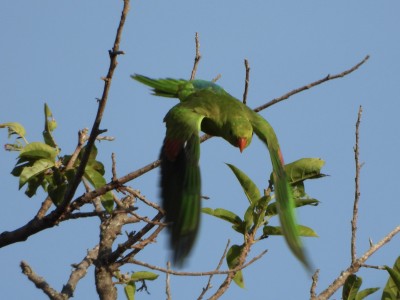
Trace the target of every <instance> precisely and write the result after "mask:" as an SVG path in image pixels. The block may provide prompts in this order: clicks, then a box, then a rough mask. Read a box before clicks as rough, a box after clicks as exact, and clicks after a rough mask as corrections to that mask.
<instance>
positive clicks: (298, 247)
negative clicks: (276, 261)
mask: <svg viewBox="0 0 400 300" xmlns="http://www.w3.org/2000/svg"><path fill="white" fill-rule="evenodd" d="M248 114H249V118H250V120H251V122H252V124H253V130H254V132H255V134H256V135H257V136H258V137H259V138H260V139H261V140H262V141H263V142H264V143H265V144H266V145H267V147H268V150H269V154H270V157H271V162H272V167H273V173H272V174H273V179H274V188H275V198H276V203H277V208H278V214H279V220H280V223H281V227H282V231H283V234H284V237H285V239H286V242H287V244H288V245H289V248H290V250H291V251H292V252H293V254H294V255H295V256H296V257H297V258H298V259H299V260H300V261H301V263H302V264H303V265H304V266H305V267H306V268H307V269H308V270H310V269H311V265H310V263H309V260H308V258H307V255H306V252H305V248H304V246H303V244H302V241H301V239H300V235H299V231H298V227H297V221H296V213H295V212H296V211H295V203H294V198H293V192H292V188H291V186H290V185H289V181H288V178H287V175H286V172H285V169H284V162H283V158H282V154H281V150H280V147H279V143H278V139H277V137H276V135H275V132H274V130H273V128H272V127H271V125H270V124H269V123H268V122H267V121H266V120H265V119H264V118H262V117H261V116H260V115H259V114H257V113H255V112H254V111H252V110H250V109H249V110H248Z"/></svg>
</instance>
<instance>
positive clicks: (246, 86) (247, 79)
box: [243, 59, 250, 104]
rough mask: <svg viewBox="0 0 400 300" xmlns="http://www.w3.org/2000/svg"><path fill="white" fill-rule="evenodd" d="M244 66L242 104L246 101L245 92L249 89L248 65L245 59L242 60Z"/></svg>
mask: <svg viewBox="0 0 400 300" xmlns="http://www.w3.org/2000/svg"><path fill="white" fill-rule="evenodd" d="M244 67H245V68H246V79H245V82H244V92H243V104H246V103H247V92H248V89H249V82H250V66H249V61H248V60H247V59H245V60H244Z"/></svg>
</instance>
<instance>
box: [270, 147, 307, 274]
mask: <svg viewBox="0 0 400 300" xmlns="http://www.w3.org/2000/svg"><path fill="white" fill-rule="evenodd" d="M270 155H271V160H272V165H273V173H272V176H273V182H274V187H275V198H276V203H277V209H278V214H279V220H280V223H281V226H282V231H283V234H284V236H285V239H286V242H287V243H288V245H289V248H290V250H292V252H293V254H294V255H295V256H296V257H297V258H298V259H299V260H300V261H301V262H302V264H303V265H304V266H305V267H306V269H307V270H311V265H310V263H309V260H308V258H307V255H306V253H305V249H304V246H303V244H302V242H301V239H300V236H299V232H298V226H297V220H296V214H295V202H294V198H293V192H292V188H291V186H290V184H289V182H288V179H287V175H286V172H285V169H284V162H283V157H282V153H281V151H280V149H279V148H278V149H277V150H276V149H272V150H271V151H270Z"/></svg>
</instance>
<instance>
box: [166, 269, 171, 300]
mask: <svg viewBox="0 0 400 300" xmlns="http://www.w3.org/2000/svg"><path fill="white" fill-rule="evenodd" d="M170 269H171V262H170V261H168V262H167V270H170ZM170 277H171V275H170V274H169V273H167V274H166V276H165V293H166V294H167V300H171V282H170V280H171V278H170Z"/></svg>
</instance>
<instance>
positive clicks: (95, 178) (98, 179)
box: [83, 166, 106, 189]
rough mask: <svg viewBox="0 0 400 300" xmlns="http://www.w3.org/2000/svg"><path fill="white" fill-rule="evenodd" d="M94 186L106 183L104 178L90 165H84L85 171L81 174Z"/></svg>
mask: <svg viewBox="0 0 400 300" xmlns="http://www.w3.org/2000/svg"><path fill="white" fill-rule="evenodd" d="M83 176H84V177H85V178H86V179H87V180H88V181H89V182H90V184H91V185H92V186H93V187H94V188H96V189H97V188H99V187H102V186H103V185H105V184H106V180H105V178H104V177H103V175H101V174H100V173H99V172H98V171H97V170H95V169H93V168H92V167H91V166H86V168H85V173H84V175H83Z"/></svg>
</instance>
